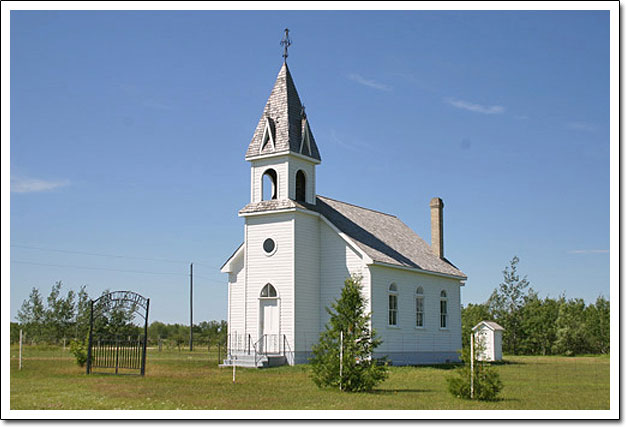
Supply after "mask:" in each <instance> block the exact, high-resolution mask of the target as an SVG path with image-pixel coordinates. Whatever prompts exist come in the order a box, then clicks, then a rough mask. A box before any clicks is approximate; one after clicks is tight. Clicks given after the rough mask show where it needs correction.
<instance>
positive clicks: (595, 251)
mask: <svg viewBox="0 0 626 427" xmlns="http://www.w3.org/2000/svg"><path fill="white" fill-rule="evenodd" d="M567 253H570V254H608V253H609V250H608V249H575V250H573V251H568V252H567Z"/></svg>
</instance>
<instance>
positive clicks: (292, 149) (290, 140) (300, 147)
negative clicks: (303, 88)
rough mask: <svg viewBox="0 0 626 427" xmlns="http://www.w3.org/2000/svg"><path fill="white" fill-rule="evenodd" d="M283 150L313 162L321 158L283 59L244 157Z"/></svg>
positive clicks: (254, 156) (255, 157)
mask: <svg viewBox="0 0 626 427" xmlns="http://www.w3.org/2000/svg"><path fill="white" fill-rule="evenodd" d="M283 153H285V154H287V153H290V154H295V155H296V156H304V157H305V158H308V159H309V160H311V161H313V162H314V163H316V164H317V163H320V162H321V160H322V159H321V157H320V153H319V150H318V148H317V144H316V143H315V138H314V137H313V133H312V132H311V128H310V127H309V123H308V120H307V117H306V114H305V112H304V106H303V105H302V102H301V101H300V97H299V96H298V91H297V90H296V86H295V84H294V82H293V78H292V77H291V73H290V71H289V67H288V66H287V63H286V62H284V63H283V65H282V67H281V68H280V71H279V73H278V77H276V82H275V83H274V88H273V89H272V93H271V94H270V97H269V99H268V100H267V103H266V104H265V108H264V109H263V114H262V115H261V119H260V120H259V123H258V125H257V127H256V130H255V132H254V136H253V137H252V141H251V142H250V145H249V146H248V151H247V152H246V160H249V161H250V160H254V159H257V158H263V157H268V156H271V155H278V154H283Z"/></svg>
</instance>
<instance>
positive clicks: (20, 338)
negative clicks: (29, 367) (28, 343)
mask: <svg viewBox="0 0 626 427" xmlns="http://www.w3.org/2000/svg"><path fill="white" fill-rule="evenodd" d="M21 370H22V330H21V329H20V371H21Z"/></svg>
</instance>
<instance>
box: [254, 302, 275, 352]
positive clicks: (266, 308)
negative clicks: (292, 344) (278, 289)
mask: <svg viewBox="0 0 626 427" xmlns="http://www.w3.org/2000/svg"><path fill="white" fill-rule="evenodd" d="M260 305H261V306H260V313H259V318H260V319H259V320H260V323H261V324H260V325H259V326H260V328H259V329H260V330H261V336H260V342H259V344H260V347H261V348H260V350H261V352H262V353H278V352H280V335H279V333H280V328H279V322H280V316H279V309H278V299H262V300H260Z"/></svg>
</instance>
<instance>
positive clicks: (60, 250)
mask: <svg viewBox="0 0 626 427" xmlns="http://www.w3.org/2000/svg"><path fill="white" fill-rule="evenodd" d="M11 247H12V248H23V249H35V250H39V251H50V252H61V253H68V254H79V255H91V256H103V257H110V258H126V259H136V260H142V261H158V262H170V263H176V264H189V262H188V261H181V260H173V259H167V258H147V257H136V256H129V255H114V254H103V253H96V252H85V251H72V250H67V249H56V248H42V247H38V246H28V245H20V244H11ZM194 264H196V265H201V266H204V267H208V268H214V267H213V266H210V265H207V264H202V263H198V262H194Z"/></svg>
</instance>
